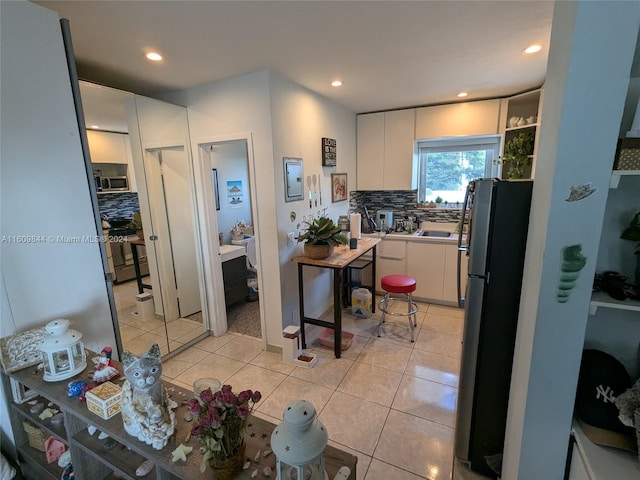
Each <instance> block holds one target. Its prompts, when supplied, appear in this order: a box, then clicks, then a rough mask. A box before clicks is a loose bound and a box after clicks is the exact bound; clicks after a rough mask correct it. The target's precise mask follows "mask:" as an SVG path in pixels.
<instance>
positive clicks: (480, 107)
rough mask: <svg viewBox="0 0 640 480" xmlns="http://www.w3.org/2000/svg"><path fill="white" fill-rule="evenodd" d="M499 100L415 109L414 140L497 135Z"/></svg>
mask: <svg viewBox="0 0 640 480" xmlns="http://www.w3.org/2000/svg"><path fill="white" fill-rule="evenodd" d="M499 113H500V100H497V99H496V100H482V101H478V102H463V103H454V104H450V105H436V106H433V107H422V108H418V109H416V123H415V139H416V140H421V139H425V138H440V137H451V136H461V135H488V134H495V133H498V128H499V125H498V119H499Z"/></svg>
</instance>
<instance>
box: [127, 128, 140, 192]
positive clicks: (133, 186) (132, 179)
mask: <svg viewBox="0 0 640 480" xmlns="http://www.w3.org/2000/svg"><path fill="white" fill-rule="evenodd" d="M124 137H125V138H124V146H125V154H126V156H127V177H128V178H129V191H130V192H134V193H137V192H138V184H137V183H136V171H135V169H134V168H133V154H132V153H131V142H130V141H129V135H124Z"/></svg>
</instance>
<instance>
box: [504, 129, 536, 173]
mask: <svg viewBox="0 0 640 480" xmlns="http://www.w3.org/2000/svg"><path fill="white" fill-rule="evenodd" d="M535 138H536V136H535V132H520V133H518V134H517V135H516V136H515V137H513V138H511V139H510V140H509V141H507V143H506V144H505V146H504V152H503V155H502V166H503V168H506V174H507V178H523V177H524V172H525V169H526V168H527V167H530V166H531V163H532V162H533V146H534V143H535Z"/></svg>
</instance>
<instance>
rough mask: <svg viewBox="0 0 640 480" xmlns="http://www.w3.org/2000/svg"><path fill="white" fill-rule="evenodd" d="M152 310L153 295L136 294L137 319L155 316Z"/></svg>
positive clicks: (149, 318)
mask: <svg viewBox="0 0 640 480" xmlns="http://www.w3.org/2000/svg"><path fill="white" fill-rule="evenodd" d="M153 310H154V308H153V295H151V294H150V293H140V294H138V295H136V315H137V316H138V318H139V319H141V320H151V319H153V318H155V315H154V313H153Z"/></svg>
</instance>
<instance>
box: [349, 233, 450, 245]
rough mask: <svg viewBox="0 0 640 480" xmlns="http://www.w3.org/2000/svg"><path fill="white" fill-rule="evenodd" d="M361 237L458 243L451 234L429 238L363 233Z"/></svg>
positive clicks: (410, 235)
mask: <svg viewBox="0 0 640 480" xmlns="http://www.w3.org/2000/svg"><path fill="white" fill-rule="evenodd" d="M362 236H363V237H379V238H381V239H383V240H407V241H409V242H431V243H456V244H457V243H458V234H457V233H452V234H451V236H450V237H429V236H424V237H423V236H420V235H418V232H413V233H400V232H392V233H384V232H376V233H363V234H362Z"/></svg>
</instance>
